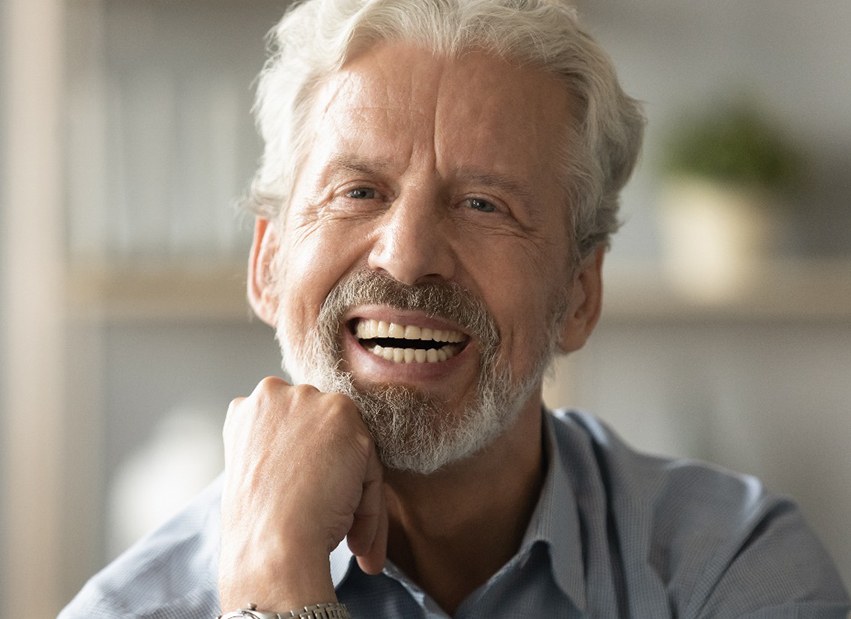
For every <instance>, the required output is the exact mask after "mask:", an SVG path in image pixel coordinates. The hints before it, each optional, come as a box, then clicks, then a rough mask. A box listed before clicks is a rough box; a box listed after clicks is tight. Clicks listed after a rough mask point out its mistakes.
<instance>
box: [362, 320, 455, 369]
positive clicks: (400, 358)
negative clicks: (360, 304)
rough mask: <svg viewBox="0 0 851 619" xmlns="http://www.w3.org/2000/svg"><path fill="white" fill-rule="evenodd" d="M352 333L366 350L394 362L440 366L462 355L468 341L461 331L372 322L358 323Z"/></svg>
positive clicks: (363, 321)
mask: <svg viewBox="0 0 851 619" xmlns="http://www.w3.org/2000/svg"><path fill="white" fill-rule="evenodd" d="M352 332H353V333H354V335H355V337H356V338H357V339H358V341H359V342H360V344H361V346H363V347H364V348H365V349H366V350H368V351H369V352H371V353H372V354H374V355H376V356H377V357H381V358H382V359H385V360H387V361H392V362H394V363H440V362H441V361H446V360H448V359H451V358H452V357H454V356H455V355H457V354H458V353H459V352H461V351H462V350H463V349H464V347H465V346H466V345H467V342H468V341H469V338H468V337H467V336H466V335H464V334H463V333H461V332H460V331H452V330H449V329H429V328H427V327H418V326H415V325H403V324H397V323H394V322H385V321H383V320H373V319H358V320H355V321H354V323H353V325H352Z"/></svg>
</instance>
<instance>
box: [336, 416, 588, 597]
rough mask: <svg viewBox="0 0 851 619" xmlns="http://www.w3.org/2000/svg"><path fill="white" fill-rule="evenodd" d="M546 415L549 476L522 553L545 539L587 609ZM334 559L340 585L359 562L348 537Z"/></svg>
mask: <svg viewBox="0 0 851 619" xmlns="http://www.w3.org/2000/svg"><path fill="white" fill-rule="evenodd" d="M542 417H543V432H544V445H546V457H547V476H546V478H545V479H544V485H543V487H542V488H541V496H540V499H539V500H538V505H537V507H536V508H535V511H534V512H533V514H532V518H531V520H530V521H529V526H528V527H527V529H526V534H525V536H524V538H523V542H522V544H521V546H520V551H519V553H518V555H522V554H525V553H527V552H529V551H530V550H531V548H532V546H533V545H535V544H536V543H537V542H543V543H544V544H545V545H546V546H547V547H548V548H549V551H550V561H551V569H552V575H553V579H554V580H555V582H556V583H557V584H558V586H559V588H560V589H561V590H562V591H563V592H564V593H565V595H567V596H568V597H570V598H571V600H572V601H573V603H574V605H575V606H576V607H577V608H578V609H579V610H580V611H584V610H585V609H586V606H587V602H586V598H585V569H584V562H583V552H582V538H581V534H580V528H579V516H578V514H577V502H576V496H575V494H574V490H573V484H572V482H571V481H570V477H569V475H568V473H567V470H566V469H565V465H564V462H563V460H562V458H560V457H559V452H558V448H557V446H556V439H555V430H554V428H553V423H554V422H553V417H552V415H551V414H549V413H547V412H546V411H544V412H543V414H542ZM330 561H331V580H332V582H333V583H334V587H335V588H337V587H339V586H340V585H341V584H342V583H343V582H344V581H345V580H346V577H347V576H348V575H349V572H350V571H351V570H352V568H353V566H354V564H355V557H354V555H353V554H352V552H351V550H349V545H348V543H347V542H346V540H345V539H344V540H343V541H342V542H341V543H340V544H339V545H338V546H337V547H336V548H335V549H334V550H333V551H332V552H331V556H330Z"/></svg>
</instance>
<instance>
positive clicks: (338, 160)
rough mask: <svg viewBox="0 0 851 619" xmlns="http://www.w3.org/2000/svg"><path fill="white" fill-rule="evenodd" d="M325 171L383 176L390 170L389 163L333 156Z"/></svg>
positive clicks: (346, 156) (347, 156)
mask: <svg viewBox="0 0 851 619" xmlns="http://www.w3.org/2000/svg"><path fill="white" fill-rule="evenodd" d="M325 168H326V170H330V171H334V170H344V171H348V172H359V173H361V174H376V173H380V174H385V173H387V171H388V170H390V169H391V168H392V165H391V163H390V162H389V161H383V160H372V159H363V158H361V157H352V156H349V155H335V156H334V157H332V158H331V159H330V160H329V161H328V165H326V167H325Z"/></svg>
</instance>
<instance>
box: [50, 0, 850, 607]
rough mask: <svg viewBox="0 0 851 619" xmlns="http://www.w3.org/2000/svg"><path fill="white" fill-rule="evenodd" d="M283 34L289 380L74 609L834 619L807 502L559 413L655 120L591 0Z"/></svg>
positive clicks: (256, 270) (267, 216)
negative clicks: (611, 47)
mask: <svg viewBox="0 0 851 619" xmlns="http://www.w3.org/2000/svg"><path fill="white" fill-rule="evenodd" d="M275 40H276V43H277V45H278V49H277V50H276V52H275V54H274V56H273V58H272V59H271V60H270V62H269V63H268V64H267V67H266V68H265V70H264V73H263V74H262V76H261V80H260V83H259V88H258V104H257V114H258V121H259V126H260V129H261V133H262V134H263V137H264V139H265V143H266V147H265V152H264V159H263V162H262V165H261V168H260V170H259V171H258V173H257V176H256V178H255V183H254V188H253V201H254V203H255V207H256V210H257V212H258V218H257V222H256V229H255V236H254V244H253V247H252V251H251V258H250V267H249V283H248V294H249V299H250V302H251V305H252V307H253V308H254V310H255V311H256V313H257V314H258V316H260V317H261V318H262V319H263V320H265V321H266V322H268V323H269V324H270V325H273V326H274V327H275V329H276V333H277V337H278V339H279V341H280V344H281V350H282V354H283V359H284V367H285V369H286V371H287V373H288V374H289V376H290V377H291V381H290V382H285V381H284V380H282V379H276V378H267V379H265V380H263V381H262V382H261V383H260V384H259V385H258V386H257V388H256V389H255V391H254V392H253V393H252V394H251V395H250V396H248V397H246V398H238V399H236V400H234V402H233V403H232V404H231V407H230V409H229V411H228V415H227V419H226V422H225V429H224V440H225V462H226V463H225V472H224V475H223V476H222V478H221V479H220V480H219V481H218V482H217V483H216V484H214V485H213V486H212V487H211V488H210V489H209V490H208V491H207V492H205V493H204V494H203V495H202V496H201V497H199V498H198V499H197V500H196V501H195V502H194V503H193V505H192V506H191V507H190V508H189V509H188V510H187V511H186V512H185V513H184V514H182V515H180V516H179V517H178V518H177V519H175V520H174V521H173V522H171V523H169V524H167V525H166V526H165V527H164V528H163V529H161V530H160V531H158V532H155V533H154V534H153V535H152V536H150V537H148V538H147V539H145V540H143V541H142V542H140V544H138V545H137V546H136V547H135V548H133V549H131V550H130V551H129V552H128V553H127V554H125V555H124V556H123V557H122V558H120V559H118V561H117V562H116V563H115V564H114V565H112V566H111V567H109V568H107V569H106V570H105V571H104V572H103V573H101V574H100V575H99V576H97V577H95V578H94V579H93V580H92V582H90V583H89V585H87V587H86V588H85V589H84V590H83V592H81V594H80V595H79V596H78V597H77V599H76V600H75V601H74V602H73V603H72V604H71V605H70V606H69V607H68V608H67V609H66V610H65V611H64V614H63V615H62V616H63V617H66V618H71V617H119V616H120V617H128V616H129V617H157V618H167V617H174V618H177V617H212V616H216V615H219V614H223V615H224V616H225V617H273V616H277V614H280V616H305V617H326V616H327V617H346V616H349V614H350V615H351V616H353V617H447V616H453V617H526V616H528V617H539V616H546V617H604V618H609V617H646V618H653V619H656V618H661V617H740V616H749V617H804V616H806V617H825V618H827V617H845V616H846V613H847V612H848V610H849V604H848V599H847V596H846V594H845V593H844V591H843V587H842V584H841V583H840V582H839V579H838V577H837V575H836V573H835V571H834V569H833V567H832V566H831V564H830V561H829V560H828V558H827V557H826V555H825V553H824V551H823V550H822V549H821V547H820V545H819V544H818V542H817V541H816V540H815V539H814V538H813V536H812V535H811V533H810V532H809V530H808V529H807V528H806V526H805V525H804V524H803V522H802V520H801V517H800V515H799V514H798V512H797V510H796V508H795V507H794V506H793V505H792V504H790V503H789V502H788V501H785V500H783V499H779V498H776V497H772V496H771V495H768V494H767V493H766V492H765V491H764V490H763V489H762V487H761V486H760V484H759V483H758V482H757V481H755V480H753V479H750V478H743V477H737V476H733V475H729V474H726V473H722V472H720V471H717V470H715V469H712V468H710V467H707V466H703V465H700V464H695V463H688V462H668V461H661V460H657V459H652V458H648V457H645V456H641V455H638V454H635V453H634V452H632V451H630V450H629V449H628V448H627V447H625V446H624V445H623V444H622V443H620V442H619V440H618V439H617V438H615V437H614V436H613V435H612V434H611V433H610V432H609V431H608V430H607V429H606V428H604V427H603V426H602V425H601V424H599V423H598V422H596V421H595V420H594V419H593V418H591V417H588V416H584V415H580V414H576V413H568V412H561V413H557V414H555V415H553V414H550V413H548V412H545V411H543V407H542V401H541V382H542V376H543V374H544V372H545V370H546V368H547V366H548V364H549V362H550V360H551V359H552V357H553V355H554V354H555V353H557V352H559V353H570V352H573V351H576V350H578V349H579V348H581V347H582V346H583V344H584V343H585V341H586V340H587V338H588V337H589V335H590V334H591V332H592V330H593V328H594V326H595V324H596V322H597V319H598V317H599V314H600V306H601V268H602V262H603V254H604V251H605V249H606V247H607V244H608V239H609V235H610V234H611V233H612V232H613V231H614V229H615V227H616V223H615V221H616V211H617V198H618V193H619V191H620V189H621V188H622V186H623V184H624V183H625V182H626V180H627V178H628V177H629V175H630V173H631V170H632V167H633V164H634V162H635V159H636V157H637V153H638V149H639V143H640V138H641V131H642V123H643V121H642V116H641V113H640V110H639V108H638V106H637V104H636V103H635V102H634V101H633V100H632V99H630V98H629V97H627V96H626V95H625V94H624V93H623V92H622V91H621V89H620V87H619V86H618V83H617V80H616V78H615V76H614V71H613V69H612V66H611V63H610V62H609V60H608V59H607V58H606V56H605V54H604V53H603V52H602V51H601V50H600V49H599V48H598V47H597V45H596V44H595V43H594V42H593V41H592V40H591V39H590V38H589V37H588V36H587V35H586V34H584V33H583V32H582V31H581V30H580V29H579V28H578V26H577V24H576V20H575V17H574V14H573V12H572V10H571V9H570V8H568V7H567V6H566V5H565V4H564V3H563V2H558V1H556V0H524V1H521V0H490V1H482V0H372V1H365V0H311V1H309V2H306V3H304V4H302V5H300V6H298V8H296V9H295V10H293V11H291V12H290V13H289V14H288V15H287V16H286V17H285V18H284V20H283V21H282V22H281V24H280V25H279V26H278V29H277V31H276V34H275ZM343 604H345V606H344V605H343ZM299 613H300V614H299Z"/></svg>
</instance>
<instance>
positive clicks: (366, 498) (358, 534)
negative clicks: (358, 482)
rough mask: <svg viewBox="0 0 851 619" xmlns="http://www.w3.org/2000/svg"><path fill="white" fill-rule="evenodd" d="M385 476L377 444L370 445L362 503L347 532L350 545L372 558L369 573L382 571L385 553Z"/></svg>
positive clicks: (359, 552)
mask: <svg viewBox="0 0 851 619" xmlns="http://www.w3.org/2000/svg"><path fill="white" fill-rule="evenodd" d="M383 480H384V470H383V468H382V467H381V463H380V462H379V460H378V457H377V456H376V454H375V448H374V447H372V446H370V453H369V458H368V460H367V469H366V472H365V475H364V481H363V491H362V494H361V499H360V503H359V505H358V507H357V509H356V510H355V513H354V519H353V522H352V527H351V529H349V533H348V535H347V538H348V544H349V548H350V549H351V551H352V553H353V554H354V555H355V556H357V557H358V560H359V561H360V559H361V557H363V558H364V559H366V558H367V557H368V558H369V560H368V563H369V568H370V569H369V573H376V572H377V571H381V568H382V567H383V564H384V554H385V553H386V537H387V524H386V521H387V508H386V504H385V500H384V481H383ZM376 566H377V568H376Z"/></svg>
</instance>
